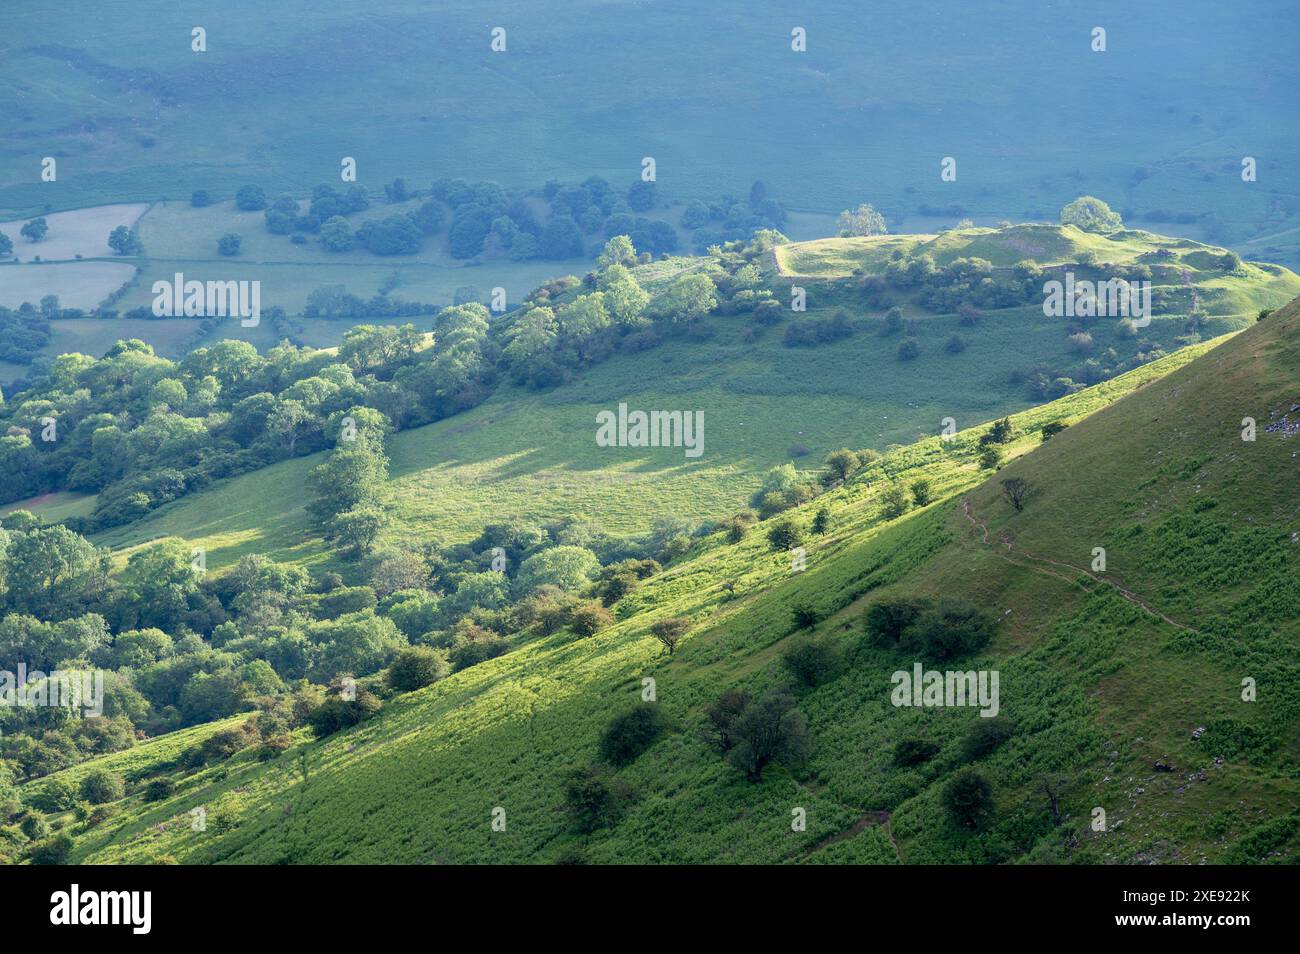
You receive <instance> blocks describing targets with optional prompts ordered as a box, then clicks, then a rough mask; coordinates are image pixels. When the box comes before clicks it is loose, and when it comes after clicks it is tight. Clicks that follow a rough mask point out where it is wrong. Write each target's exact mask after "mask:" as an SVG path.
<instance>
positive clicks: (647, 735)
mask: <svg viewBox="0 0 1300 954" xmlns="http://www.w3.org/2000/svg"><path fill="white" fill-rule="evenodd" d="M665 728H666V723H665V721H664V717H663V710H661V709H660V708H659V706H658V705H656V704H655V703H653V702H642V703H639V704H638V705H637V706H635V707H634V708H633V709H631V710H629V711H627V712H624V713H622V714H621V715H617V716H615V717H614V718H613V720H612V721H611V722H610V723H609V726H608V727H607V728H606V729H605V732H604V734H603V735H602V736H601V737H600V757H601V758H603V759H604V760H605V761H606V762H609V763H611V764H613V765H627V764H628V763H630V762H633V761H635V760H636V759H637V757H638V756H640V755H641V753H643V752H644V751H645V750H646V749H648V748H650V746H652V745H654V743H655V740H657V739H658V738H659V736H661V735H663V732H664V729H665Z"/></svg>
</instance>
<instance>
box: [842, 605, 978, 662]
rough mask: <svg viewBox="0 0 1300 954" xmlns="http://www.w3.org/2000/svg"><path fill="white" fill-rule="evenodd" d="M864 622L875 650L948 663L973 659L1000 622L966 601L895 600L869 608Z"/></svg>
mask: <svg viewBox="0 0 1300 954" xmlns="http://www.w3.org/2000/svg"><path fill="white" fill-rule="evenodd" d="M863 622H864V624H865V629H866V635H867V638H868V640H869V641H870V642H871V644H872V645H873V646H876V647H878V648H881V649H890V650H897V651H900V652H905V653H916V654H919V655H921V656H924V657H925V658H927V659H932V660H935V661H939V662H942V661H946V660H949V659H958V658H962V657H965V656H971V655H974V654H975V653H977V652H979V651H980V650H982V649H984V648H985V647H986V646H988V644H989V643H990V642H991V641H992V639H993V635H994V633H995V631H996V628H997V621H996V620H994V619H993V618H992V617H990V616H988V615H987V614H985V613H983V612H981V611H980V610H979V609H977V608H976V607H975V606H974V605H972V604H971V603H969V602H967V601H966V600H962V599H957V598H951V597H950V598H945V599H941V600H939V601H938V602H932V601H930V600H927V599H921V598H917V597H891V598H887V599H882V600H877V601H876V602H874V603H872V604H871V605H870V606H869V607H867V609H866V611H865V613H864V616H863Z"/></svg>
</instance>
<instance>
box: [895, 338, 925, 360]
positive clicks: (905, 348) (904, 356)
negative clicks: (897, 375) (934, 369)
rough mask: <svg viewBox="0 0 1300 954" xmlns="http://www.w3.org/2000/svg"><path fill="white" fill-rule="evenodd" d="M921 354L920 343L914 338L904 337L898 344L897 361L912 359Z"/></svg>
mask: <svg viewBox="0 0 1300 954" xmlns="http://www.w3.org/2000/svg"><path fill="white" fill-rule="evenodd" d="M920 356H921V344H920V342H918V341H917V340H916V339H915V338H904V339H903V341H902V342H901V343H900V344H899V346H898V360H899V361H914V360H915V359H917V358H919V357H920Z"/></svg>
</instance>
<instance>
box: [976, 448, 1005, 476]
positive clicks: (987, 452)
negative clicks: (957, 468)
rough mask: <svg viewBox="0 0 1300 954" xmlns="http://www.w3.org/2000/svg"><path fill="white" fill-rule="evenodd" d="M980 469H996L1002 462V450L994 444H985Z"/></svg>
mask: <svg viewBox="0 0 1300 954" xmlns="http://www.w3.org/2000/svg"><path fill="white" fill-rule="evenodd" d="M979 460H980V470H996V469H997V467H998V465H999V464H1001V463H1002V451H1000V450H998V449H997V448H996V447H994V446H993V445H992V444H987V445H985V447H984V449H983V450H982V451H980V457H979Z"/></svg>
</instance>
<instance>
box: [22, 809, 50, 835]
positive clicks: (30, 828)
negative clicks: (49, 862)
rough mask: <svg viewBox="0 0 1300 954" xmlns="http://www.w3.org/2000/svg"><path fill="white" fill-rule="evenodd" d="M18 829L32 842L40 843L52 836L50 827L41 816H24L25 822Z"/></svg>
mask: <svg viewBox="0 0 1300 954" xmlns="http://www.w3.org/2000/svg"><path fill="white" fill-rule="evenodd" d="M18 827H19V828H20V829H21V830H22V833H23V834H24V835H26V836H27V838H28V839H29V840H31V841H40V840H41V839H42V838H46V837H48V836H49V834H50V826H49V825H48V824H47V823H46V821H45V819H44V818H42V817H41V816H40V815H36V814H28V815H24V816H23V820H22V821H21V822H20V823H19V825H18Z"/></svg>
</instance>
